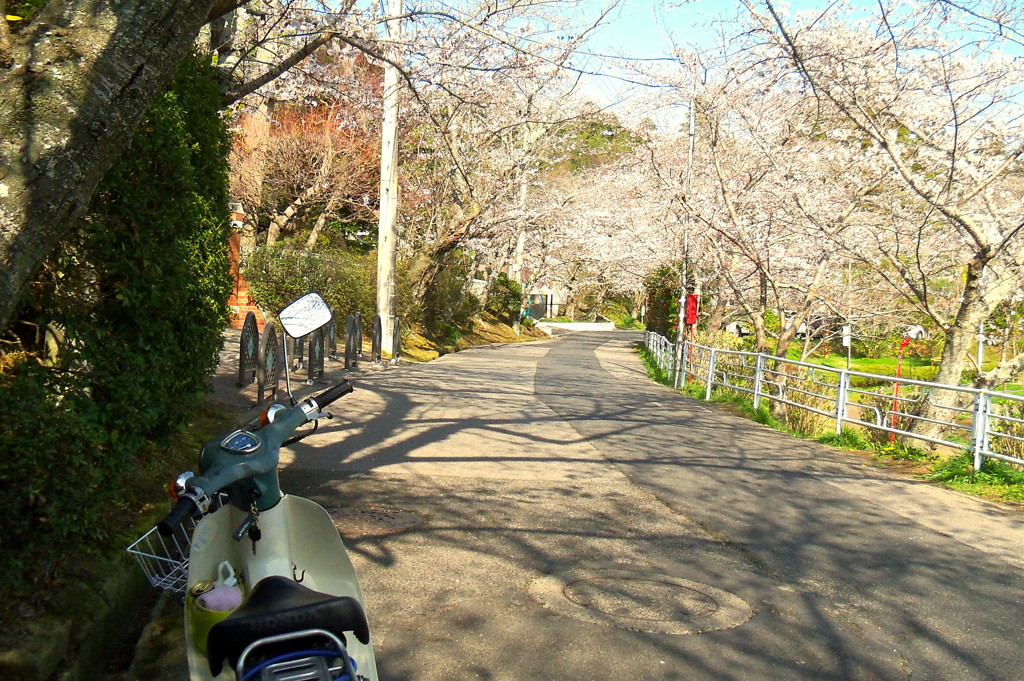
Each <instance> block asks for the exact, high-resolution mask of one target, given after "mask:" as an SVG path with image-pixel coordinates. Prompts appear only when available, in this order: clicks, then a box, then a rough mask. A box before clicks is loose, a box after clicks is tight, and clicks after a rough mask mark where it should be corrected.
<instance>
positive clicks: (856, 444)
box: [814, 428, 872, 451]
mask: <svg viewBox="0 0 1024 681" xmlns="http://www.w3.org/2000/svg"><path fill="white" fill-rule="evenodd" d="M814 441H815V442H817V443H819V444H823V445H829V446H830V447H838V448H840V449H856V450H860V451H863V450H866V449H871V447H872V444H871V441H870V440H869V439H868V437H867V435H865V434H864V433H863V432H861V431H859V430H854V429H853V428H843V429H842V431H840V432H839V433H838V434H836V433H827V434H825V435H819V436H818V437H816V438H815V439H814Z"/></svg>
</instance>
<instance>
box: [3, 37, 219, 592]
mask: <svg viewBox="0 0 1024 681" xmlns="http://www.w3.org/2000/svg"><path fill="white" fill-rule="evenodd" d="M220 96H221V95H220V90H219V88H218V87H217V85H216V84H215V82H214V80H213V77H212V74H211V69H210V67H209V65H208V64H207V63H205V60H203V59H202V58H200V57H191V58H189V59H187V60H186V61H185V63H184V64H183V65H182V67H181V69H180V70H179V72H178V74H177V76H176V78H175V80H174V83H173V85H172V87H171V88H170V89H169V91H168V92H166V93H165V94H163V95H162V96H160V97H158V98H157V99H156V101H155V102H154V103H153V105H152V107H151V108H150V109H149V111H148V112H147V113H146V115H145V116H144V118H143V120H142V121H141V123H140V125H139V129H138V131H137V133H136V135H135V137H134V138H133V140H132V143H131V146H130V148H129V150H128V151H127V152H125V154H124V156H123V157H122V158H121V159H120V160H119V161H118V162H117V163H115V165H114V166H113V167H112V168H111V169H110V171H109V172H108V173H107V175H106V176H105V177H104V179H103V180H102V181H101V183H100V185H99V186H98V188H97V190H96V192H95V194H94V197H93V199H92V202H91V204H90V206H89V210H88V211H87V215H86V218H85V219H84V220H83V221H82V222H81V224H80V225H79V226H78V227H77V228H76V229H75V230H74V231H73V232H72V233H71V234H70V235H69V237H68V238H67V239H66V240H65V241H64V242H63V243H62V245H61V249H60V251H59V252H57V253H55V254H54V255H53V256H51V257H50V258H49V260H48V261H47V262H46V263H45V265H44V268H43V271H42V274H41V275H40V277H39V278H38V280H37V281H36V282H35V284H34V285H33V286H32V287H31V290H30V295H29V297H28V300H27V303H26V304H25V306H24V307H23V308H22V309H21V310H20V311H19V317H20V320H21V321H22V323H26V324H34V325H37V326H39V327H44V326H46V327H49V328H51V329H59V330H60V334H58V335H60V336H62V337H63V339H64V342H63V344H62V346H61V352H60V357H59V361H58V362H56V363H55V366H43V365H42V363H41V362H40V361H39V360H37V359H36V357H34V356H32V355H31V354H29V353H18V354H17V355H8V356H6V357H5V358H4V361H3V363H2V365H0V403H2V404H4V405H5V407H4V421H5V423H4V429H3V431H2V433H0V452H2V455H0V482H2V484H0V512H2V513H3V514H4V516H5V518H6V519H7V520H6V521H5V522H4V524H3V527H2V529H0V545H3V546H4V547H5V550H4V551H3V552H2V558H0V561H2V562H3V563H4V564H3V565H0V573H2V574H3V576H4V577H2V578H0V579H12V578H16V576H17V570H16V569H15V570H11V569H4V568H11V567H14V568H16V567H17V566H16V565H12V564H11V563H12V562H14V561H25V560H27V557H28V556H32V555H36V554H38V555H40V556H42V559H43V560H47V561H52V562H55V563H56V562H59V559H60V555H59V543H58V541H59V540H61V539H72V540H74V541H75V543H76V545H77V546H79V547H80V548H88V545H89V543H90V541H92V540H96V539H99V538H102V537H104V536H105V535H106V534H107V533H108V532H109V531H110V529H111V525H110V524H109V523H107V522H106V520H107V518H108V517H109V515H110V512H111V511H114V510H117V509H118V506H119V505H120V504H122V499H124V498H125V496H126V494H128V493H129V492H130V490H123V489H121V482H122V480H124V478H125V476H126V475H129V474H131V473H132V472H133V471H134V469H137V468H138V467H139V466H147V465H148V464H149V458H150V457H155V454H156V452H155V451H152V452H151V451H147V450H146V449H145V447H146V446H147V443H148V442H150V441H152V440H156V441H163V440H164V439H165V438H166V437H167V436H169V435H170V434H172V433H174V432H175V431H176V430H177V429H179V427H180V426H182V425H183V424H184V423H185V422H186V421H187V419H188V417H189V416H190V414H191V413H192V410H193V408H194V401H193V400H190V399H189V398H190V397H191V396H194V395H196V394H197V393H199V392H201V391H203V390H205V389H206V388H207V387H208V384H209V375H210V372H211V370H212V369H213V367H214V366H215V365H216V362H217V358H218V351H219V350H220V347H221V332H222V330H223V327H224V323H225V322H226V320H227V312H228V309H227V306H226V300H227V297H228V294H229V292H230V289H231V279H230V275H229V271H228V259H227V247H226V244H227V236H228V221H227V216H228V206H227V204H228V193H227V191H228V179H227V151H228V134H227V130H226V126H225V123H224V121H223V120H222V118H221V116H220V112H219V111H218V109H217V102H219V101H220ZM34 350H35V351H36V352H40V349H39V348H35V349H34ZM154 449H156V448H155V447H154ZM143 451H144V452H145V454H144V455H143V456H141V457H140V456H139V453H140V452H143Z"/></svg>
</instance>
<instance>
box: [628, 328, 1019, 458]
mask: <svg viewBox="0 0 1024 681" xmlns="http://www.w3.org/2000/svg"><path fill="white" fill-rule="evenodd" d="M644 345H645V347H646V348H647V349H648V350H649V351H650V352H651V354H652V355H653V356H654V359H655V361H656V362H657V363H658V366H659V367H660V368H661V369H662V370H663V371H666V372H668V373H669V374H670V375H671V376H672V377H673V383H674V385H675V387H676V388H680V387H683V386H685V385H686V384H687V382H691V381H697V382H699V383H700V384H701V385H702V386H703V387H704V388H705V394H704V396H705V399H707V400H710V399H711V393H712V390H713V389H714V388H715V387H716V386H717V387H720V388H726V389H729V390H734V391H737V392H742V393H746V394H749V395H751V396H752V397H753V402H754V408H755V409H757V408H758V407H760V405H761V402H762V400H766V399H767V400H774V401H776V402H780V403H783V404H787V405H790V406H793V407H795V408H798V409H801V410H804V411H805V412H807V413H808V414H815V415H817V416H818V417H820V418H822V419H824V420H830V421H834V425H835V432H836V433H837V434H838V433H840V432H841V431H842V429H843V426H846V425H854V426H860V427H863V428H868V429H871V430H876V431H880V432H885V433H890V434H892V435H901V436H903V437H908V438H914V439H916V440H922V441H925V442H929V443H932V444H938V445H947V446H949V447H954V448H959V449H963V450H965V451H969V452H972V453H973V455H974V468H975V470H979V469H980V468H981V465H982V462H983V460H984V459H985V458H992V459H999V460H1002V461H1006V462H1009V463H1013V464H1017V465H1021V466H1024V396H1022V395H1018V394H1014V393H1008V392H999V391H994V390H979V389H977V388H967V387H962V386H950V385H943V384H940V383H932V382H929V381H918V380H914V379H906V378H899V379H897V378H895V377H893V376H881V375H878V374H868V373H862V372H858V371H848V370H846V369H833V368H831V367H826V366H821V365H817V364H809V363H807V362H797V361H795V360H788V359H784V358H780V357H775V356H773V355H765V354H763V353H753V352H741V351H736V350H722V349H720V348H711V347H707V346H703V345H698V344H696V343H691V342H690V341H685V342H684V343H683V345H682V347H681V348H678V349H677V348H676V347H675V345H674V344H673V343H672V342H671V341H669V340H668V339H667V338H665V337H664V336H662V335H660V334H657V333H654V332H652V331H648V332H647V333H646V334H645V336H644ZM677 357H678V358H679V359H678V360H677ZM677 364H678V365H679V366H678V369H677V366H676V365H677ZM926 401H927V402H928V403H929V404H930V405H932V406H933V407H935V408H936V409H937V412H938V413H940V414H941V415H942V416H941V418H924V417H921V416H919V415H917V412H918V411H919V407H920V406H921V405H923V404H924V403H925V402H926ZM921 422H929V423H932V424H934V425H935V426H936V427H937V429H938V430H939V434H938V435H926V434H923V433H920V432H914V431H913V430H911V428H912V426H913V425H914V424H917V423H921Z"/></svg>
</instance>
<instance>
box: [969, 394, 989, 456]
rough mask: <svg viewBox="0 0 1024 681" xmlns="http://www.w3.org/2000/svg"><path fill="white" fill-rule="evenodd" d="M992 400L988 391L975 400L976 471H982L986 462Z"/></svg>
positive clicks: (973, 444) (974, 443)
mask: <svg viewBox="0 0 1024 681" xmlns="http://www.w3.org/2000/svg"><path fill="white" fill-rule="evenodd" d="M991 401H992V398H991V396H990V395H989V394H988V391H986V390H981V391H979V392H978V396H977V397H976V398H975V400H974V441H973V442H972V443H971V445H972V447H973V448H974V470H975V471H980V470H981V466H982V464H983V463H984V462H985V454H984V452H985V450H986V449H987V446H988V410H989V408H990V405H991Z"/></svg>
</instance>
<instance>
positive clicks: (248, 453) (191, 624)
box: [157, 293, 377, 681]
mask: <svg viewBox="0 0 1024 681" xmlns="http://www.w3.org/2000/svg"><path fill="white" fill-rule="evenodd" d="M279 318H280V319H281V322H282V325H283V326H284V327H285V330H286V331H287V332H288V334H289V335H291V336H292V337H295V338H298V337H301V336H304V335H306V334H308V333H311V332H313V331H315V330H316V329H318V328H320V327H322V326H324V325H326V324H327V323H328V322H329V321H330V319H331V313H330V309H329V308H328V307H327V305H326V303H324V301H323V299H322V298H321V297H320V296H319V295H317V294H315V293H313V294H308V295H307V296H304V297H302V298H300V299H299V300H297V301H295V302H294V303H292V304H291V305H289V306H288V307H287V308H285V309H284V310H282V312H281V314H280V315H279ZM350 392H352V386H351V385H350V384H349V383H348V381H342V382H341V383H340V384H339V385H336V386H334V387H332V388H330V389H329V390H327V391H325V392H323V393H321V394H319V395H317V396H315V397H311V398H308V399H306V400H303V401H302V402H300V403H299V404H298V405H296V406H293V407H290V408H288V407H282V406H281V405H275V407H272V408H271V409H269V410H268V411H267V412H264V417H263V421H264V423H258V422H254V423H252V424H249V426H247V427H246V428H244V429H240V430H236V431H235V432H233V433H230V434H229V435H227V436H226V437H217V438H214V439H213V440H210V441H209V442H207V443H206V445H205V446H204V447H203V451H202V453H201V455H200V475H198V476H191V477H188V475H189V474H184V475H183V477H182V478H179V489H180V491H181V493H180V496H179V500H178V503H177V505H176V506H175V507H174V509H173V510H172V511H171V513H170V514H169V515H168V516H167V517H166V518H165V519H164V520H163V521H162V522H161V523H160V524H159V525H158V526H157V529H158V530H159V532H160V534H162V535H164V536H165V537H167V536H173V535H174V533H175V532H176V531H180V530H177V528H178V527H179V526H180V525H181V523H182V522H183V521H187V520H189V519H190V518H194V517H195V516H196V515H197V514H200V515H202V514H205V515H203V516H202V519H201V520H200V521H199V522H198V524H197V525H196V527H195V530H194V532H193V534H192V537H191V550H190V556H189V559H188V568H187V570H188V572H187V574H188V579H187V591H186V592H185V594H186V595H185V599H186V600H185V632H186V634H185V636H186V645H187V651H188V665H189V674H190V679H191V681H210V680H213V679H230V678H232V677H234V678H235V679H236V680H237V681H255V680H257V679H259V680H260V681H283V680H284V679H309V680H310V681H377V668H376V662H375V660H374V655H373V646H372V644H371V643H370V632H369V627H368V624H367V620H366V615H365V610H364V606H363V597H362V592H361V591H360V588H359V581H358V579H357V577H356V573H355V570H354V569H353V567H352V563H351V561H350V560H349V557H348V554H347V552H346V550H345V546H344V544H343V543H342V540H341V537H340V535H339V534H338V530H337V528H336V527H335V525H334V523H333V521H332V520H331V517H330V516H329V515H328V514H327V512H326V511H325V510H324V509H323V508H321V507H320V506H318V505H317V504H315V503H313V502H312V501H309V500H307V499H303V498H301V497H297V496H293V495H287V494H284V493H282V492H281V488H280V485H279V480H278V475H277V466H278V460H279V453H280V448H281V446H282V445H287V444H290V443H292V442H294V441H296V440H297V439H299V437H304V435H303V436H299V437H293V438H291V439H288V438H289V436H291V435H292V432H293V431H294V430H295V429H296V428H298V427H299V426H300V425H302V424H304V423H307V422H309V421H313V422H314V424H315V422H316V420H317V419H318V418H320V417H322V416H328V417H329V416H330V415H329V414H326V413H325V412H324V409H325V408H326V407H327V405H329V404H330V403H331V402H333V401H334V400H336V399H338V398H340V397H342V396H343V395H346V394H348V393H350ZM289 394H290V390H289ZM292 402H293V403H294V400H292ZM314 430H315V425H314ZM311 432H312V431H311ZM308 434H309V433H306V435H308ZM222 493H223V494H226V502H225V503H224V504H223V505H222V506H221V507H220V508H217V509H216V510H214V511H209V512H208V509H209V508H210V499H211V498H215V497H217V496H218V495H220V494H222ZM215 597H216V598H215ZM239 601H240V603H239ZM236 605H237V607H234V608H233V609H231V608H232V607H233V606H236Z"/></svg>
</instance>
